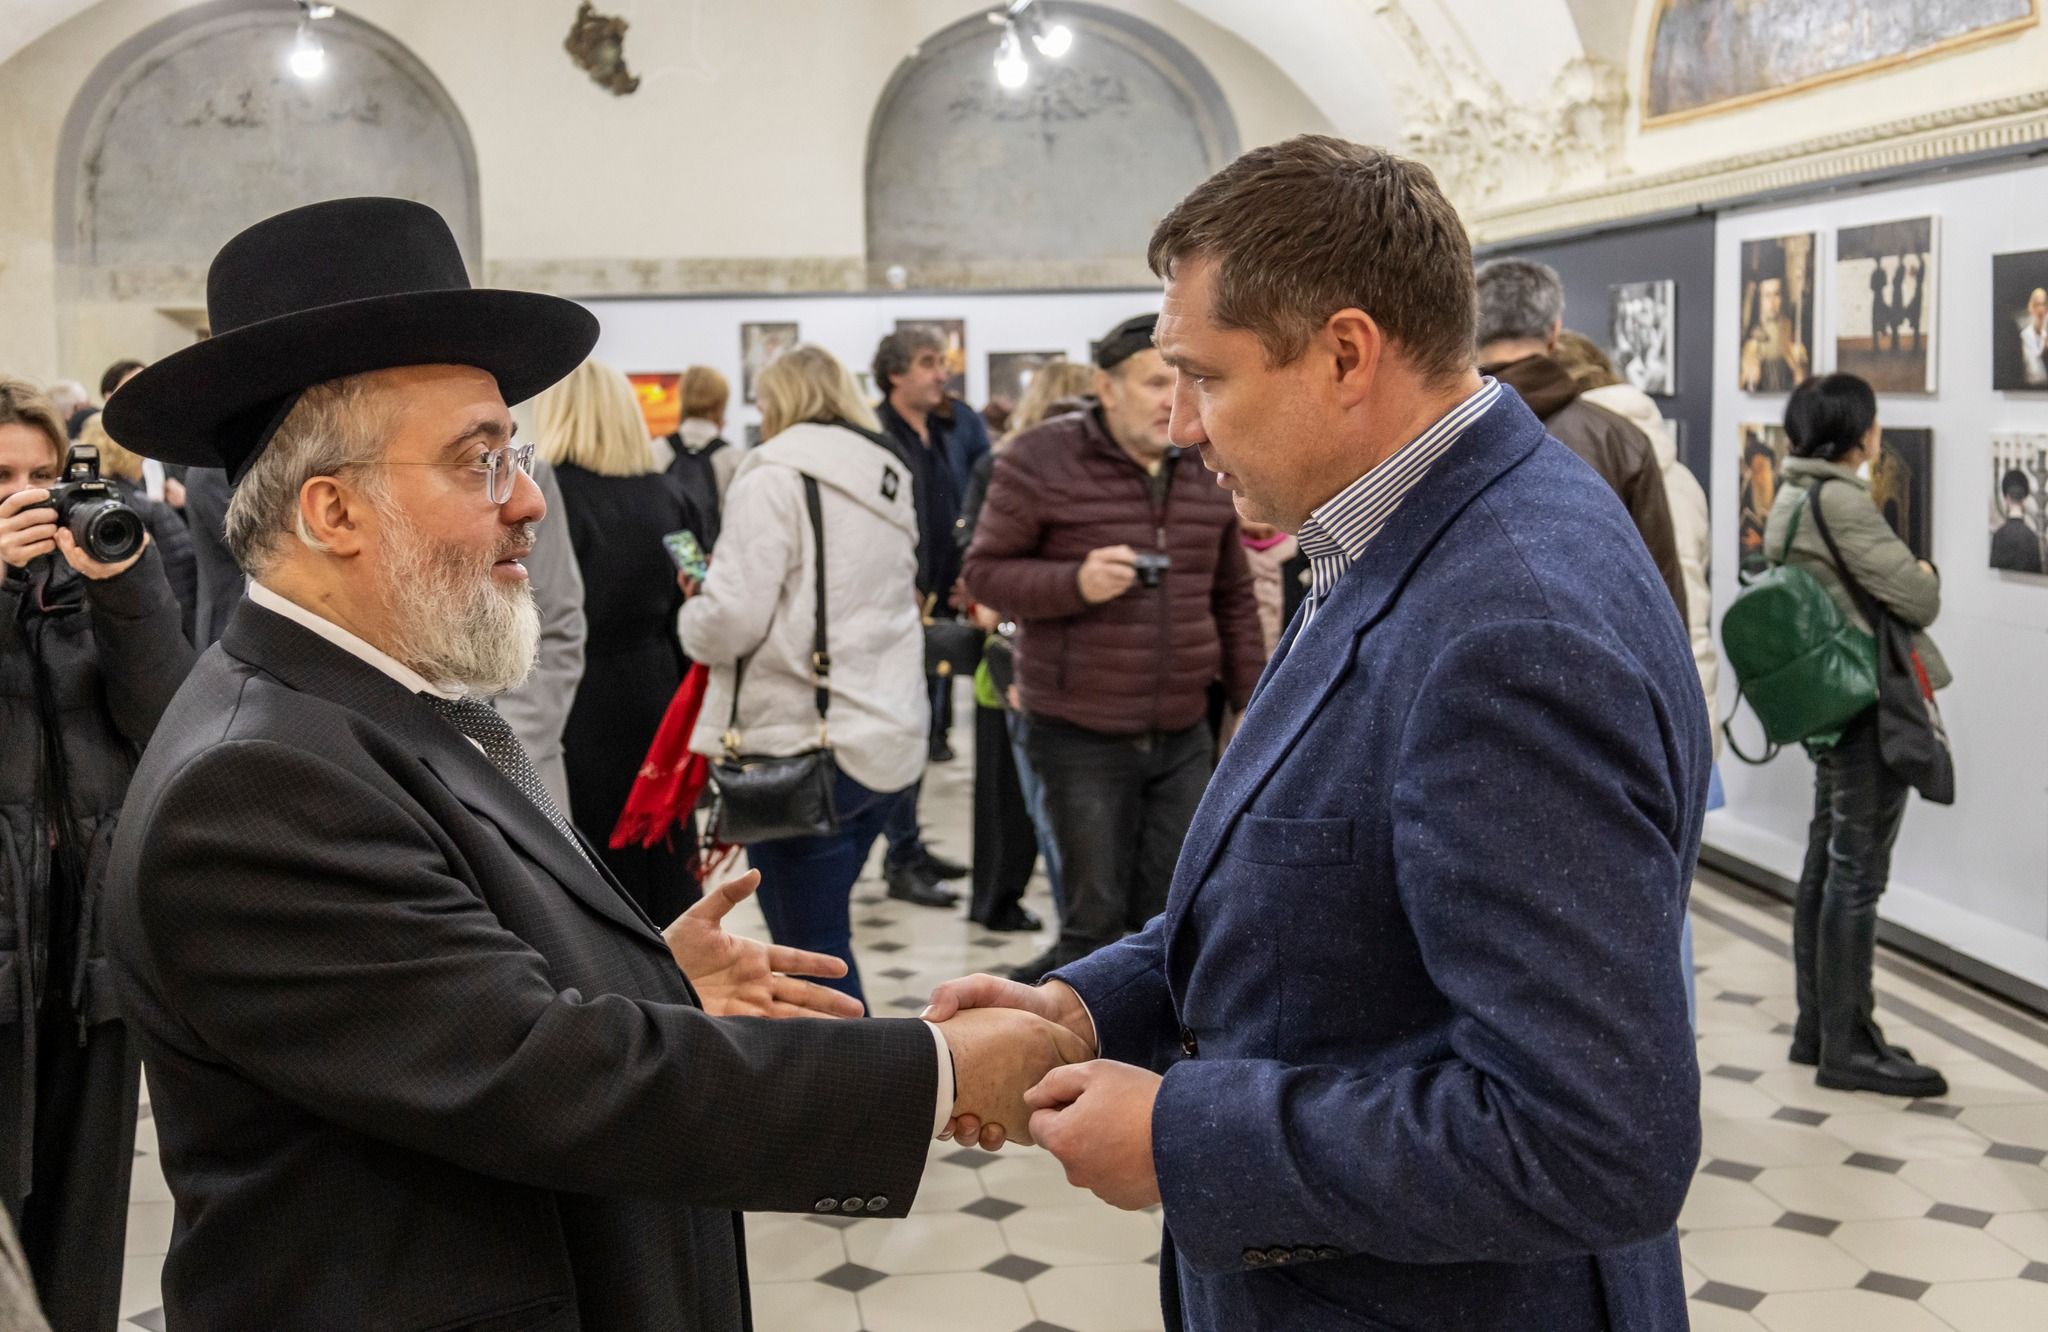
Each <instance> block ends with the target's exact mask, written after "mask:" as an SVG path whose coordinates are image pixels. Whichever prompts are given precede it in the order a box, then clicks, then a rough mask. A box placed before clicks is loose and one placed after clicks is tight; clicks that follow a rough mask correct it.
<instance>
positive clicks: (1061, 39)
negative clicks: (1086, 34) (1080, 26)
mask: <svg viewBox="0 0 2048 1332" xmlns="http://www.w3.org/2000/svg"><path fill="white" fill-rule="evenodd" d="M1031 44H1032V45H1033V46H1035V47H1037V48H1038V54H1040V55H1042V56H1044V57H1045V58H1046V59H1048V60H1058V59H1059V58H1060V57H1061V56H1063V55H1065V54H1066V53H1067V52H1069V51H1071V50H1073V49H1074V30H1073V29H1072V28H1070V27H1068V26H1067V25H1066V24H1064V23H1054V24H1052V25H1050V26H1045V25H1040V27H1039V30H1038V31H1037V32H1034V33H1032V34H1031Z"/></svg>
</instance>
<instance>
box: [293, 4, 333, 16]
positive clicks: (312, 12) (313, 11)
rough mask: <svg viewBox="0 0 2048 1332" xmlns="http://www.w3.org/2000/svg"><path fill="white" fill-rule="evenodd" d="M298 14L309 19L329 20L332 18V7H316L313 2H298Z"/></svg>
mask: <svg viewBox="0 0 2048 1332" xmlns="http://www.w3.org/2000/svg"><path fill="white" fill-rule="evenodd" d="M299 12H300V13H301V14H304V15H305V16H306V17H307V18H309V19H330V18H333V17H334V6H333V5H316V4H314V3H313V0H299Z"/></svg>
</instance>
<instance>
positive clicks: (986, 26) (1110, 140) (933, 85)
mask: <svg viewBox="0 0 2048 1332" xmlns="http://www.w3.org/2000/svg"><path fill="white" fill-rule="evenodd" d="M1057 17H1058V19H1059V21H1061V22H1063V23H1066V24H1067V25H1068V26H1069V27H1071V28H1072V29H1073V32H1074V43H1073V47H1072V49H1071V50H1070V51H1068V52H1067V54H1066V55H1065V56H1064V57H1063V58H1062V59H1059V60H1051V59H1047V58H1044V57H1041V56H1039V55H1038V54H1037V53H1036V52H1035V51H1029V48H1028V44H1027V51H1028V53H1029V55H1030V59H1031V65H1032V71H1031V78H1030V81H1029V82H1028V83H1027V84H1026V85H1025V86H1024V87H1022V88H1020V89H1017V90H1014V91H1012V90H1009V89H1005V88H1003V87H1002V86H1000V85H999V84H998V83H997V82H996V79H995V74H994V69H993V60H994V56H995V51H996V46H997V43H998V41H999V40H1000V36H1001V34H1000V31H999V30H998V29H997V28H996V27H995V26H994V25H992V24H990V23H989V22H988V21H987V20H986V18H985V17H984V16H983V15H981V14H976V15H974V16H973V17H971V18H968V19H963V20H961V21H960V22H958V23H956V24H953V25H952V26H951V27H948V28H946V29H944V30H942V31H941V32H939V33H937V34H935V35H934V36H932V37H931V38H929V39H928V40H926V41H925V42H924V43H923V44H922V45H921V46H920V47H919V48H918V50H917V52H916V53H915V54H913V55H912V56H911V57H910V58H909V59H907V60H905V61H904V62H903V64H902V65H901V66H899V67H898V68H897V70H896V72H895V74H894V76H893V77H892V78H891V79H890V80H889V83H888V85H887V87H885V88H884V89H883V91H882V96H881V99H880V100H879V102H878V103H877V104H876V108H875V114H874V119H873V121H872V123H871V125H870V127H869V133H868V158H867V261H868V280H869V282H870V283H872V284H875V285H878V286H879V285H886V284H887V281H888V276H889V272H890V270H891V269H892V268H894V267H897V266H899V265H900V266H901V268H902V269H903V270H904V276H905V279H906V281H907V283H908V285H910V286H913V287H1043V286H1077V287H1084V286H1101V285H1117V284H1122V283H1126V282H1144V281H1149V280H1150V274H1149V273H1148V272H1147V270H1146V267H1145V243H1146V241H1147V240H1148V239H1149V238H1150V236H1151V232H1152V227H1153V224H1154V223H1156V222H1157V221H1158V219H1159V218H1160V216H1161V215H1162V214H1164V213H1165V212H1166V210H1167V209H1168V208H1170V207H1172V206H1173V204H1174V203H1175V202H1176V201H1178V200H1179V199H1180V197H1181V196H1182V195H1183V194H1185V193H1186V192H1187V191H1188V190H1189V189H1191V188H1193V187H1194V186H1195V185H1196V184H1198V183H1200V182H1201V181H1202V179H1203V178H1205V177H1206V176H1208V175H1209V174H1210V173H1211V172H1212V171H1214V170H1216V169H1217V168H1218V167H1220V166H1222V165H1223V164H1224V163H1226V162H1228V161H1230V160H1231V159H1232V158H1233V157H1235V156H1237V153H1238V134H1237V122H1236V119H1235V117H1234V116H1233V115H1232V114H1231V110H1230V106H1229V103H1228V102H1227V101H1226V100H1225V98H1224V96H1223V91H1222V89H1221V88H1220V87H1218V86H1217V83H1216V80H1215V79H1214V78H1213V77H1211V76H1210V74H1209V72H1208V70H1207V69H1205V68H1204V67H1203V65H1202V63H1201V61H1199V60H1198V59H1196V58H1195V56H1194V55H1193V54H1192V53H1191V52H1190V51H1189V50H1188V49H1187V48H1186V47H1185V46H1183V45H1181V44H1180V43H1179V42H1178V41H1175V40H1174V39H1173V38H1172V37H1171V36H1169V35H1168V34H1166V33H1165V32H1163V31H1161V30H1160V29H1158V28H1156V27H1154V26H1152V25H1151V24H1149V23H1146V22H1144V21H1142V20H1140V19H1137V18H1134V17H1132V16H1131V15H1129V14H1124V13H1119V12H1117V11H1115V10H1109V9H1104V8H1101V7H1098V6H1094V5H1083V4H1061V5H1060V6H1058V10H1057Z"/></svg>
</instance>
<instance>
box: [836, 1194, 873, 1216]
mask: <svg viewBox="0 0 2048 1332" xmlns="http://www.w3.org/2000/svg"><path fill="white" fill-rule="evenodd" d="M867 1205H868V1200H867V1199H866V1198H848V1199H846V1200H845V1201H844V1202H841V1203H840V1204H839V1210H840V1211H842V1212H845V1213H846V1214H847V1215H848V1216H852V1215H853V1214H854V1213H855V1212H858V1211H859V1210H860V1209H861V1208H863V1207H866V1206H867Z"/></svg>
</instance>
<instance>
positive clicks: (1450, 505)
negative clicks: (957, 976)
mask: <svg viewBox="0 0 2048 1332" xmlns="http://www.w3.org/2000/svg"><path fill="white" fill-rule="evenodd" d="M1707 726H1708V721H1707V712H1706V704H1705V701H1704V699H1703V698H1702V697H1701V695H1700V687H1699V676H1698V674H1697V673H1696V672H1695V671H1694V669H1693V661H1692V653H1691V650H1690V648H1689V647H1688V644H1687V640H1686V632H1685V628H1684V626H1683V625H1681V624H1680V623H1679V620H1678V616H1677V614H1676V613H1675V612H1674V611H1673V609H1672V604H1671V594H1670V592H1669V591H1668V590H1666V588H1665V586H1664V584H1663V582H1662V581H1661V580H1660V579H1659V577H1658V574H1657V569H1656V566H1655V565H1654V564H1653V563H1652V562H1651V560H1650V556H1649V553H1648V552H1647V551H1646V550H1645V549H1644V548H1643V542H1642V538H1641V537H1640V536H1638V535H1637V533H1636V530H1635V528H1634V526H1633V525H1632V524H1631V523H1630V521H1629V517H1628V514H1627V512H1626V511H1625V510H1624V509H1623V508H1622V506H1621V503H1620V501H1618V500H1617V499H1616V498H1615V496H1614V493H1613V491H1611V490H1610V489H1608V487H1607V486H1606V485H1605V484H1604V483H1603V482H1602V481H1601V480H1600V478H1599V477H1598V476H1597V475H1595V474H1594V472H1593V470H1592V469H1591V468H1590V467H1588V466H1586V464H1585V463H1583V462H1581V461H1580V460H1579V459H1578V458H1577V457H1576V456H1575V455H1574V454H1573V453H1572V452H1571V451H1570V450H1569V449H1567V448H1565V447H1564V446H1563V445H1562V444H1559V443H1558V442H1557V441H1556V440H1554V439H1552V438H1550V437H1549V436H1547V435H1545V434H1544V431H1543V426H1542V424H1541V423H1540V422H1539V421H1538V420H1537V419H1536V417H1535V416H1534V415H1532V414H1531V413H1530V411H1529V409H1528V408H1527V407H1526V406H1524V405H1523V403H1522V401H1521V400H1520V399H1519V398H1517V397H1515V396H1514V395H1513V394H1504V395H1502V397H1501V399H1500V402H1499V404H1498V405H1497V406H1495V407H1494V408H1493V409H1492V410H1491V411H1489V412H1488V413H1487V414H1486V415H1485V416H1483V417H1482V418H1480V419H1479V420H1478V421H1477V422H1475V423H1474V424H1473V425H1472V426H1471V427H1470V428H1469V429H1468V430H1467V432H1466V433H1465V435H1464V437H1463V438H1462V439H1460V440H1459V442H1458V443H1457V444H1456V445H1455V446H1453V448H1452V449H1451V450H1450V452H1449V453H1447V454H1446V455H1445V456H1444V457H1443V458H1441V459H1440V460H1438V462H1437V463H1436V465H1435V466H1434V467H1433V468H1432V469H1431V471H1430V473H1429V475H1428V476H1427V477H1426V478H1425V479H1424V480H1423V481H1422V482H1421V484H1420V485H1418V486H1417V487H1416V488H1415V489H1414V490H1413V491H1411V492H1410V493H1409V495H1408V496H1407V498H1406V499H1405V501H1404V502H1403V503H1402V505H1401V507H1400V509H1399V510H1398V511H1397V512H1396V513H1395V514H1394V516H1393V518H1392V519H1391V520H1390V521H1389V522H1388V524H1387V526H1386V528H1385V529H1384V530H1383V531H1382V532H1381V533H1380V535H1379V536H1378V538H1377V539H1376V540H1375V541H1374V542H1373V544H1372V545H1371V546H1370V547H1369V548H1368V549H1367V550H1366V552H1365V554H1364V557H1363V558H1362V559H1360V560H1359V561H1358V562H1357V563H1356V564H1354V565H1353V566H1352V567H1351V568H1350V570H1349V571H1348V572H1347V573H1346V574H1345V575H1344V577H1343V578H1342V579H1341V580H1340V581H1339V582H1338V584H1337V586H1336V588H1335V589H1334V590H1333V591H1332V593H1331V595H1330V598H1329V600H1328V602H1327V603H1326V604H1325V605H1324V606H1323V607H1322V608H1321V610H1320V611H1319V612H1318V613H1317V615H1316V616H1315V618H1314V620H1313V621H1312V622H1311V623H1310V624H1309V625H1308V627H1307V628H1306V629H1302V628H1301V627H1300V619H1299V617H1297V618H1296V622H1295V625H1294V627H1293V628H1292V629H1291V630H1290V635H1289V640H1288V641H1285V642H1283V644H1282V646H1281V651H1280V653H1279V654H1277V655H1276V657H1275V661H1274V663H1273V664H1272V665H1270V666H1269V667H1268V668H1267V672H1266V675H1265V678H1264V679H1263V680H1262V681H1261V683H1260V687H1259V692H1258V693H1257V694H1256V696H1255V697H1254V699H1253V702H1252V705H1251V708H1250V710H1249V712H1248V713H1247V714H1246V716H1245V719H1244V724H1243V726H1242V728H1241V729H1240V730H1239V731H1238V733H1237V736H1236V738H1235V739H1234V740H1233V741H1232V742H1231V745H1230V747H1229V749H1228V751H1227V752H1226V753H1225V754H1224V756H1223V761H1222V763H1221V765H1220V766H1219V767H1218V769H1217V771H1216V775H1215V777H1214V779H1213V780H1212V781H1211V782H1210V785H1209V790H1208V793H1207V795H1206V796H1205V797H1204V799H1203V801H1202V805H1201V809H1200V810H1199V812H1198V813H1197V814H1196V815H1195V820H1194V826H1193V827H1192V829H1191V830H1190V832H1189V834H1188V838H1187V842H1186V845H1185V847H1184V848H1183V850H1182V853H1181V858H1180V863H1179V866H1178V869H1177V871H1176V873H1175V875H1174V883H1173V890H1172V894H1171V897H1170V899H1169V901H1168V904H1167V908H1166V911H1165V913H1164V914H1163V915H1161V916H1160V917H1158V918H1157V919H1155V920H1153V921H1152V923H1151V925H1150V926H1149V927H1148V928H1146V929H1145V930H1144V931H1143V932H1142V933H1140V934H1137V935H1134V936H1132V937H1131V938H1129V939H1126V940H1124V941H1123V942H1122V943H1119V944H1116V945H1114V946H1112V947H1110V948H1107V949H1104V950H1102V951H1101V952H1098V953H1096V954H1095V955H1093V956H1092V957H1089V958H1087V959H1086V960H1084V961H1082V962H1079V963H1076V964H1075V965H1073V966H1071V967H1068V968H1066V969H1064V970H1062V971H1060V972H1058V973H1056V974H1057V975H1058V976H1059V978H1060V979H1063V980H1065V981H1067V982H1068V983H1069V984H1071V985H1073V986H1074V988H1075V989H1076V990H1078V991H1079V992H1080V994H1081V997H1082V998H1083V999H1084V1000H1085V1001H1086V1002H1087V1004H1088V1007H1089V1009H1090V1010H1091V1011H1092V1013H1093V1014H1094V1017H1095V1023H1096V1027H1097V1031H1098V1034H1099V1036H1100V1040H1101V1047H1102V1054H1103V1056H1104V1057H1105V1058H1110V1059H1120V1060H1124V1061H1127V1062H1130V1063H1136V1064H1144V1065H1147V1066H1150V1067H1152V1068H1154V1069H1157V1070H1159V1071H1162V1072H1164V1074H1165V1082H1164V1084H1163V1085H1162V1087H1161V1089H1160V1094H1159V1100H1158V1104H1157V1107H1156V1109H1155V1111H1154V1114H1153V1121H1152V1129H1153V1156H1154V1160H1155V1162H1156V1164H1157V1166H1158V1171H1159V1183H1160V1190H1161V1193H1162V1195H1163V1196H1164V1199H1165V1204H1166V1228H1167V1233H1168V1239H1169V1243H1168V1245H1167V1249H1166V1253H1165V1254H1164V1255H1163V1258H1162V1263H1161V1267H1162V1284H1163V1286H1164V1293H1165V1302H1166V1306H1167V1315H1168V1324H1169V1326H1177V1327H1182V1328H1186V1329H1203V1330H1205V1332H1255V1330H1257V1329H1266V1328H1272V1329H1281V1328H1286V1329H1298V1328H1308V1327H1313V1328H1331V1329H1345V1328H1382V1329H1404V1330H1406V1332H1417V1330H1419V1329H1425V1328H1427V1329H1446V1330H1449V1329H1456V1332H1492V1330H1494V1329H1498V1330H1499V1332H1535V1330H1536V1329H1542V1332H1580V1330H1581V1329H1602V1328H1613V1329H1626V1332H1662V1330H1665V1329H1683V1328H1684V1327H1685V1326H1686V1311H1685V1291H1684V1286H1683V1278H1682V1276H1681V1273H1680V1268H1679V1256H1678V1239H1677V1233H1676V1231H1675V1229H1674V1226H1675V1223H1676V1220H1677V1217H1678V1211H1679V1207H1680V1205H1681V1204H1682V1202H1683V1201H1684V1199H1685V1194H1686V1189H1687V1187H1688V1185H1689V1184H1690V1182H1691V1179H1692V1172H1693V1167H1694V1165H1695V1163H1696V1161H1697V1159H1698V1156H1699V1145H1700V1121H1699V1069H1698V1064H1697V1062H1696V1059H1695V1056H1694V1051H1693V1037H1692V1030H1691V1027H1690V1025H1689V1023H1688V1022H1687V1019H1686V1011H1685V992H1684V986H1683V980H1682V976H1681V974H1680V966H1679V955H1678V947H1679V932H1680V925H1681V923H1682V916H1683V913H1684V910H1685V902H1686V895H1687V892H1688V889H1689V887H1690V884H1691V880H1692V873H1693V866H1694V861H1695V859H1696V857H1697V856H1698V853H1699V840H1700V821H1701V816H1702V812H1703V808H1704V805H1705V802H1706V791H1707V775H1708V766H1709V763H1710V761H1711V760H1710V757H1709V747H1708V730H1707Z"/></svg>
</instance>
